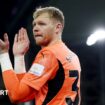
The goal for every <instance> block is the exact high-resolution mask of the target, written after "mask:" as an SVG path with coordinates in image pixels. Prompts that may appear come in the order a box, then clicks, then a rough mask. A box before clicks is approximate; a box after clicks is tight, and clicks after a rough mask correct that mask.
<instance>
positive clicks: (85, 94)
mask: <svg viewBox="0 0 105 105" xmlns="http://www.w3.org/2000/svg"><path fill="white" fill-rule="evenodd" d="M39 6H42V7H44V6H55V7H58V8H59V9H61V10H62V11H63V13H64V16H65V28H64V32H63V41H64V42H65V44H66V45H67V46H68V47H69V48H70V49H71V50H72V51H74V52H75V53H76V54H77V55H78V56H79V59H80V62H81V67H82V71H81V96H82V101H81V105H105V76H104V74H105V40H102V41H96V43H95V44H93V45H91V46H90V45H87V44H86V41H87V38H88V37H89V36H90V35H91V34H93V33H94V32H95V31H97V30H98V29H103V30H105V0H0V38H3V34H4V33H5V32H7V33H8V35H9V39H10V46H11V48H10V57H11V61H12V63H13V64H14V59H13V53H12V45H13V40H14V36H15V33H17V32H18V30H19V29H20V28H21V27H25V28H26V29H27V31H28V35H29V38H30V40H31V45H30V50H29V51H28V53H27V55H26V59H25V60H26V66H27V70H28V69H29V68H30V66H31V63H32V61H33V59H34V57H35V55H36V54H37V52H38V51H39V50H40V47H38V46H36V45H35V43H34V39H33V34H32V14H33V12H34V10H35V9H36V8H37V7H39ZM99 36H101V34H99ZM0 90H5V86H4V83H3V80H2V75H1V70H0ZM0 105H14V104H12V103H11V102H10V100H9V98H8V96H7V95H0ZM18 105H34V101H31V102H27V103H20V104H18Z"/></svg>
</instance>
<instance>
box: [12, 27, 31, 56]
mask: <svg viewBox="0 0 105 105" xmlns="http://www.w3.org/2000/svg"><path fill="white" fill-rule="evenodd" d="M29 43H30V41H29V38H28V35H27V31H26V29H24V28H21V29H20V30H19V32H18V34H16V35H15V38H14V44H13V54H14V56H18V55H24V54H25V53H26V52H27V51H28V49H29Z"/></svg>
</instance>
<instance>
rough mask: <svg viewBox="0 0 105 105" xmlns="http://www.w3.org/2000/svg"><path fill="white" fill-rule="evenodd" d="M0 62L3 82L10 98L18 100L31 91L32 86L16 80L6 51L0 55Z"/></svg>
mask: <svg viewBox="0 0 105 105" xmlns="http://www.w3.org/2000/svg"><path fill="white" fill-rule="evenodd" d="M0 62H1V69H2V74H3V80H4V84H5V86H6V89H7V90H8V95H9V97H10V99H11V100H13V101H17V102H18V101H19V100H23V99H25V98H26V97H27V96H29V95H30V94H32V93H33V89H32V88H30V87H29V86H27V85H26V84H24V83H23V82H21V81H19V80H18V78H17V76H16V74H15V72H14V71H13V67H12V64H11V61H10V59H9V55H8V53H5V54H1V55H0ZM20 96H21V97H20Z"/></svg>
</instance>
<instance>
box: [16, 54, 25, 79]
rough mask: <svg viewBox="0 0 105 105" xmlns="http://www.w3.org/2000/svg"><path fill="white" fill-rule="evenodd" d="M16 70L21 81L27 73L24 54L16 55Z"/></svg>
mask: <svg viewBox="0 0 105 105" xmlns="http://www.w3.org/2000/svg"><path fill="white" fill-rule="evenodd" d="M14 70H15V73H16V75H17V78H18V79H19V81H20V80H21V79H22V78H23V77H24V75H25V73H26V67H25V60H24V55H18V56H15V55H14Z"/></svg>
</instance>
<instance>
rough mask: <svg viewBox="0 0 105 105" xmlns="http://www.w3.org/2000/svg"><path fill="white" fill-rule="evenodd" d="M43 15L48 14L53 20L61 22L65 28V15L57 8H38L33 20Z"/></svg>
mask: <svg viewBox="0 0 105 105" xmlns="http://www.w3.org/2000/svg"><path fill="white" fill-rule="evenodd" d="M43 13H48V14H49V16H50V18H52V19H54V20H56V21H59V22H60V23H61V24H62V26H63V27H64V23H65V20H64V15H63V12H62V11H61V10H60V9H58V8H56V7H51V6H50V7H43V8H41V7H40V8H37V9H36V11H35V12H34V13H33V18H34V19H35V18H37V17H38V16H40V15H41V14H43Z"/></svg>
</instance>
